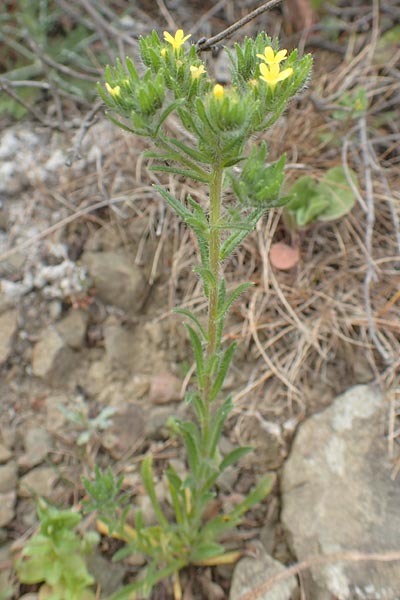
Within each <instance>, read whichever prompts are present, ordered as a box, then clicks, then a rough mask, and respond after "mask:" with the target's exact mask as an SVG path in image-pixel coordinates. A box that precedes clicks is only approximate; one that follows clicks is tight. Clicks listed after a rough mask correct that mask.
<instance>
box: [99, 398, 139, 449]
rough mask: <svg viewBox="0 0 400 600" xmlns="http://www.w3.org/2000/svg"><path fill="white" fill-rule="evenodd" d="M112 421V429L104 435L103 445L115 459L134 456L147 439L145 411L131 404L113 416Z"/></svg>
mask: <svg viewBox="0 0 400 600" xmlns="http://www.w3.org/2000/svg"><path fill="white" fill-rule="evenodd" d="M111 421H112V425H111V427H110V428H109V429H108V430H107V431H106V432H105V433H104V435H103V438H102V441H103V445H104V446H105V447H106V448H107V450H108V451H109V452H110V454H111V456H112V457H113V458H115V459H120V458H122V457H123V456H125V455H132V454H134V453H135V452H136V451H137V450H138V449H139V448H140V447H141V446H142V444H143V442H144V439H145V419H144V413H143V409H142V408H141V407H140V406H139V405H138V404H130V405H128V406H126V407H125V409H121V410H120V411H118V412H117V414H115V415H113V416H112V417H111Z"/></svg>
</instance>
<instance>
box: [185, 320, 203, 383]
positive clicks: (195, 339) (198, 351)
mask: <svg viewBox="0 0 400 600" xmlns="http://www.w3.org/2000/svg"><path fill="white" fill-rule="evenodd" d="M185 327H186V329H187V331H188V333H189V337H190V342H191V344H192V348H193V353H194V358H195V361H196V374H197V379H198V382H199V387H200V389H203V386H204V358H203V347H202V345H201V341H200V338H199V336H198V335H197V333H196V332H195V330H194V329H193V327H190V325H187V324H185Z"/></svg>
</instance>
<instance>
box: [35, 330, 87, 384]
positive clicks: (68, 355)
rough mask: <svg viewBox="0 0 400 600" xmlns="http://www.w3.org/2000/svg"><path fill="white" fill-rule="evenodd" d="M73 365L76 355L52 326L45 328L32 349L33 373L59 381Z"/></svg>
mask: <svg viewBox="0 0 400 600" xmlns="http://www.w3.org/2000/svg"><path fill="white" fill-rule="evenodd" d="M75 365H76V356H75V355H74V353H73V351H72V350H71V349H70V348H69V347H68V345H67V344H66V342H65V341H64V339H63V338H62V337H61V335H60V334H59V333H58V331H56V329H54V328H52V327H48V328H47V329H45V330H44V331H43V332H42V335H41V336H40V339H39V341H38V342H37V343H36V345H35V347H34V349H33V358H32V372H33V374H34V375H35V376H36V377H41V378H42V379H47V380H49V381H59V380H60V379H65V377H66V376H67V375H68V374H69V373H70V372H71V371H72V370H73V368H74V367H75Z"/></svg>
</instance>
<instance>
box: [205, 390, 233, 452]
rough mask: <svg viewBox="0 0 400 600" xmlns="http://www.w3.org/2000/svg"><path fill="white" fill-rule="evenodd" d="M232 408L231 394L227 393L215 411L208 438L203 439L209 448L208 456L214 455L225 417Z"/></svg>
mask: <svg viewBox="0 0 400 600" xmlns="http://www.w3.org/2000/svg"><path fill="white" fill-rule="evenodd" d="M232 408H233V404H232V396H231V395H229V396H228V397H227V399H226V400H225V401H224V402H223V403H222V404H221V406H220V407H219V408H218V410H217V411H216V413H215V415H214V417H213V422H212V427H211V431H210V434H209V439H208V440H205V443H206V444H207V448H208V449H209V456H214V455H215V451H216V449H217V446H218V442H219V440H220V438H221V433H222V430H223V428H224V424H225V421H226V418H227V416H228V415H229V413H230V412H231V410H232Z"/></svg>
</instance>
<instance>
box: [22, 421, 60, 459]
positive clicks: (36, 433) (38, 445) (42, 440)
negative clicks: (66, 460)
mask: <svg viewBox="0 0 400 600" xmlns="http://www.w3.org/2000/svg"><path fill="white" fill-rule="evenodd" d="M24 447H25V454H23V455H22V456H20V458H19V459H18V464H19V466H20V467H22V468H23V469H30V468H32V467H35V466H36V465H38V464H40V463H41V462H42V461H43V460H44V458H45V457H46V456H47V454H48V453H49V451H50V450H51V448H52V439H51V436H50V435H49V434H48V433H47V431H46V430H45V429H44V428H43V427H40V426H39V427H38V426H37V425H34V426H30V427H28V429H26V430H25V432H24Z"/></svg>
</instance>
